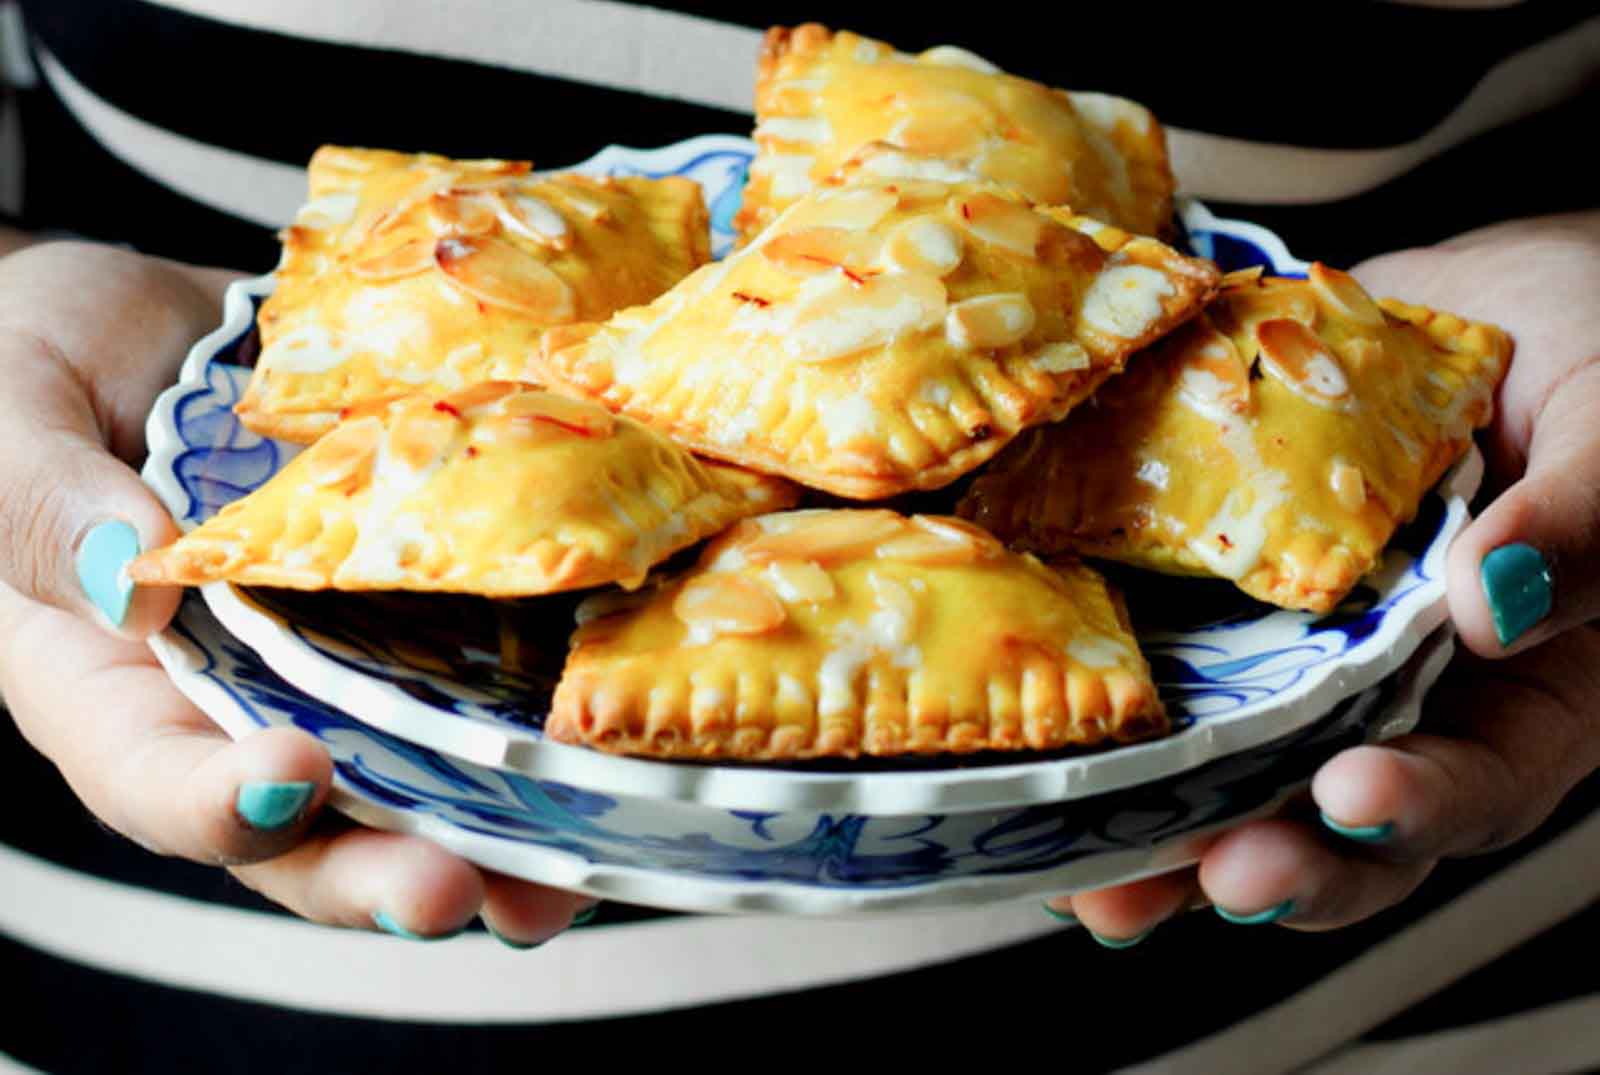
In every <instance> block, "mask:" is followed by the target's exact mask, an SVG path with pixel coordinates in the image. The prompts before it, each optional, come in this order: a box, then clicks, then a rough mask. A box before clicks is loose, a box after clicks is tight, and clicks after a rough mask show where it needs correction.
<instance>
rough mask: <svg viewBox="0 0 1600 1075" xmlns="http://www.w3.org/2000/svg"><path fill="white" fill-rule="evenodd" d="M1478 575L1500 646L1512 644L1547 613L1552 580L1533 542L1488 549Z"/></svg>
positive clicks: (1548, 612) (1550, 599)
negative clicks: (1481, 581) (1488, 551)
mask: <svg viewBox="0 0 1600 1075" xmlns="http://www.w3.org/2000/svg"><path fill="white" fill-rule="evenodd" d="M1478 574H1479V577H1480V578H1481V579H1482V580H1483V595H1484V597H1486V598H1487V599H1488V601H1489V614H1490V615H1491V616H1493V617H1494V633H1495V634H1496V635H1497V636H1499V638H1500V644H1501V645H1502V646H1509V645H1511V643H1513V642H1515V641H1516V640H1517V639H1519V638H1521V637H1522V636H1523V635H1524V634H1525V633H1526V632H1527V630H1528V628H1530V627H1532V626H1533V625H1534V624H1536V623H1538V622H1539V621H1540V620H1542V619H1544V618H1545V617H1546V616H1548V615H1550V606H1551V604H1552V602H1553V601H1554V594H1555V583H1554V581H1553V580H1552V579H1551V577H1550V565H1549V564H1547V563H1545V559H1544V557H1543V556H1541V555H1539V550H1538V549H1536V548H1534V547H1533V546H1532V545H1522V544H1517V545H1502V546H1500V547H1499V548H1498V549H1493V550H1491V551H1490V553H1489V555H1487V556H1485V557H1484V558H1483V563H1482V565H1480V567H1479V568H1478Z"/></svg>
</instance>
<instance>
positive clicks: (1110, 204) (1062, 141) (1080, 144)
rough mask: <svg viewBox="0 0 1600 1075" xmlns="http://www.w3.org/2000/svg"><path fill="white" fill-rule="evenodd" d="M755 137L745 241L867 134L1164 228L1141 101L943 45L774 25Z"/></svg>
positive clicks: (1167, 183)
mask: <svg viewBox="0 0 1600 1075" xmlns="http://www.w3.org/2000/svg"><path fill="white" fill-rule="evenodd" d="M755 140H756V145H757V146H758V148H759V153H758V155H757V156H756V159H755V161H754V162H753V163H752V164H751V168H750V182H749V185H748V186H747V187H746V189H745V193H744V201H743V204H742V206H741V208H740V211H739V214H738V216H737V217H736V218H735V221H734V223H735V226H736V227H737V228H738V230H739V232H740V234H741V235H743V236H744V238H745V239H746V240H748V239H750V238H751V237H753V236H754V235H755V234H756V233H757V232H759V231H760V230H761V229H762V228H764V227H766V226H767V225H768V224H770V223H771V222H772V221H773V220H774V219H776V218H777V216H778V214H779V213H781V212H782V211H783V209H784V208H785V207H787V206H788V205H789V203H791V202H793V201H794V200H795V199H796V198H799V197H800V196H802V195H804V194H806V193H807V192H809V191H810V190H812V189H813V188H814V187H815V186H816V185H817V184H818V183H819V182H820V181H821V180H823V179H824V178H825V177H827V176H829V175H832V174H833V172H834V170H835V169H837V168H838V167H839V166H840V165H841V164H843V163H844V162H845V161H846V160H847V159H848V158H849V157H850V156H851V155H852V154H854V153H855V152H856V151H857V150H858V149H860V148H861V146H863V145H866V144H867V143H869V142H888V143H892V144H894V145H896V146H899V147H901V148H903V149H907V150H910V151H912V152H913V153H917V154H921V155H922V157H923V164H922V165H921V171H922V172H923V174H924V176H925V177H926V178H943V179H951V178H955V177H958V176H965V177H967V178H979V177H981V178H983V179H987V180H991V181H993V182H996V183H999V184H1001V185H1003V186H1005V187H1007V188H1009V189H1011V190H1013V191H1015V192H1016V193H1017V194H1019V195H1021V196H1022V197H1024V198H1026V199H1027V200H1028V201H1030V202H1033V203H1034V204H1036V205H1071V206H1072V207H1073V208H1074V209H1076V210H1077V211H1078V212H1081V213H1085V214H1087V215H1088V216H1091V217H1097V218H1100V219H1103V220H1106V221H1109V222H1111V223H1113V224H1117V225H1119V226H1121V227H1125V228H1128V229H1130V230H1132V231H1135V232H1138V233H1140V234H1143V235H1164V234H1166V233H1167V232H1169V231H1170V229H1171V221H1172V195H1173V189H1174V182H1173V177H1172V171H1171V167H1170V165H1169V164H1168V161H1167V149H1166V138H1165V135H1164V134H1163V133H1162V130H1161V127H1160V125H1159V124H1158V123H1157V122H1156V120H1155V118H1154V117H1153V116H1152V115H1151V114H1150V113H1149V111H1148V110H1146V109H1145V108H1143V107H1142V106H1140V105H1137V104H1134V103H1133V102H1132V101H1127V100H1124V99H1122V98H1120V97H1109V96H1106V95H1104V94H1098V93H1068V92H1065V91H1063V90H1056V89H1051V88H1050V87H1048V86H1044V85H1041V84H1039V83H1037V82H1032V81H1029V80H1027V79H1024V78H1018V77H1016V76H1013V75H1008V74H1006V73H1005V72H1003V71H1000V70H999V69H997V68H996V67H995V66H994V65H993V64H990V63H988V62H987V61H985V60H983V59H981V58H980V57H977V56H974V55H973V54H972V53H970V52H966V51H964V50H962V49H956V48H951V47H948V46H944V47H939V48H932V49H929V50H927V51H926V52H924V53H922V54H921V55H918V56H911V55H907V54H905V53H902V52H897V51H895V50H894V49H892V48H890V47H889V46H888V45H885V44H883V43H882V42H878V41H873V40H871V39H869V38H864V37H861V36H859V35H857V34H853V33H849V32H846V31H841V32H838V33H831V32H829V31H828V30H827V29H825V28H824V27H822V26H818V25H816V24H808V25H805V26H800V27H796V28H794V29H785V28H782V27H775V28H773V29H771V30H768V31H767V36H766V39H765V41H764V42H763V46H762V52H761V60H760V69H759V72H758V75H757V81H756V130H755ZM908 178H909V177H908Z"/></svg>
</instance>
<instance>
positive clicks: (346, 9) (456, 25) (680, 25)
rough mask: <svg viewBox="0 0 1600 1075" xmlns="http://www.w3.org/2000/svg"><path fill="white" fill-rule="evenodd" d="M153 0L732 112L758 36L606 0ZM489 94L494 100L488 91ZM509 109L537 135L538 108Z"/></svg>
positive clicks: (601, 140) (247, 22) (748, 92)
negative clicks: (524, 112) (331, 0)
mask: <svg viewBox="0 0 1600 1075" xmlns="http://www.w3.org/2000/svg"><path fill="white" fill-rule="evenodd" d="M152 2H153V3H154V4H155V6H159V7H166V8H171V9H173V10H177V11H184V12H188V13H189V14H191V15H199V16H202V17H204V18H208V19H215V20H217V21H219V22H226V23H231V24H233V25H235V26H241V27H245V28H247V29H252V30H270V31H272V32H274V33H280V34H287V35H291V36H294V37H304V38H309V39H312V40H315V41H329V42H336V43H338V44H343V45H359V46H362V47H364V48H380V49H395V50H399V51H404V52H414V53H419V54H421V55H425V56H442V57H445V58H447V59H452V60H468V61H471V62H474V63H483V64H492V65H494V66H496V67H505V68H509V69H511V70H514V71H527V72H531V73H534V74H539V75H547V76H550V77H553V78H565V79H570V80H571V81H574V82H583V83H588V84H590V85H600V86H610V87H613V88H615V89H619V90H627V91H630V92H634V93H643V94H649V95H650V96H652V97H668V98H673V99H675V100H679V101H688V102H690V103H692V104H698V105H708V106H710V107H712V108H726V109H731V110H733V111H735V112H749V111H750V110H751V97H752V96H753V95H754V93H755V68H756V55H757V53H758V52H759V50H760V47H761V36H762V34H761V31H760V30H752V29H750V28H749V27H747V26H735V25H733V24H731V23H725V22H716V21H714V20H712V19H705V18H700V17H698V16H695V15H683V14H679V13H677V12H672V11H663V10H661V9H659V8H651V7H644V6H639V5H634V4H618V3H609V2H607V0H538V2H537V3H532V4H516V3H512V4H508V3H505V2H504V0H450V2H449V4H444V3H440V2H438V0H340V2H338V3H329V2H328V0H272V2H271V3H263V2H262V0H152ZM282 77H286V78H287V77H292V75H289V74H287V73H285V74H284V75H283V76H282ZM373 89H374V90H375V91H381V89H382V88H381V87H373ZM491 106H492V107H503V106H502V105H501V104H500V103H499V102H485V107H491ZM506 120H507V122H508V123H513V124H515V125H517V126H520V127H525V128H526V129H527V130H528V131H529V133H530V134H531V135H535V136H536V135H537V132H538V123H539V117H538V115H537V113H532V114H529V115H525V116H515V115H507V117H506ZM605 143H606V134H605V131H603V130H597V131H595V148H596V149H599V148H600V147H601V146H602V145H604V144H605Z"/></svg>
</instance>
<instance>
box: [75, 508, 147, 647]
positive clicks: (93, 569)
mask: <svg viewBox="0 0 1600 1075" xmlns="http://www.w3.org/2000/svg"><path fill="white" fill-rule="evenodd" d="M140 551H141V550H140V548H139V532H138V531H137V530H135V529H134V528H133V527H132V526H131V525H130V524H128V523H125V522H123V521H122V520H121V519H107V520H106V521H105V522H103V523H98V524H96V525H95V526H94V527H93V528H92V529H90V530H89V531H88V532H87V533H85V534H84V535H83V539H82V540H81V541H79V542H78V552H77V555H76V556H74V557H73V565H74V566H75V567H76V568H77V570H78V585H79V586H81V587H83V592H84V595H85V596H86V597H88V598H89V600H90V601H92V602H93V603H94V607H95V608H97V609H99V610H100V615H102V616H104V617H105V618H106V621H107V622H108V623H110V624H111V626H113V627H121V626H122V621H123V620H125V619H127V618H128V605H129V604H130V603H131V602H132V601H133V580H132V579H130V578H128V572H127V567H128V564H129V563H131V562H132V560H133V558H134V557H135V556H138V555H139V553H140Z"/></svg>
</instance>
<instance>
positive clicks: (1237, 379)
mask: <svg viewBox="0 0 1600 1075" xmlns="http://www.w3.org/2000/svg"><path fill="white" fill-rule="evenodd" d="M1178 397H1179V398H1180V399H1182V400H1185V401H1186V402H1188V403H1190V404H1192V405H1193V406H1195V407H1196V408H1197V409H1199V410H1200V411H1203V412H1204V411H1212V410H1223V411H1228V412H1231V413H1233V414H1249V413H1250V410H1251V405H1252V399H1253V397H1252V395H1251V392H1250V369H1249V367H1248V366H1246V365H1245V362H1244V358H1243V356H1241V355H1240V354H1239V349H1238V348H1237V347H1235V346H1234V345H1233V341H1232V340H1230V339H1229V338H1228V337H1227V336H1224V335H1223V334H1222V333H1220V332H1218V331H1216V330H1215V329H1211V328H1207V329H1206V330H1205V331H1204V334H1203V335H1197V336H1196V337H1194V338H1192V340H1191V342H1190V343H1189V345H1188V347H1187V358H1186V360H1185V362H1184V366H1183V372H1182V373H1181V374H1180V375H1179V377H1178Z"/></svg>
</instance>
